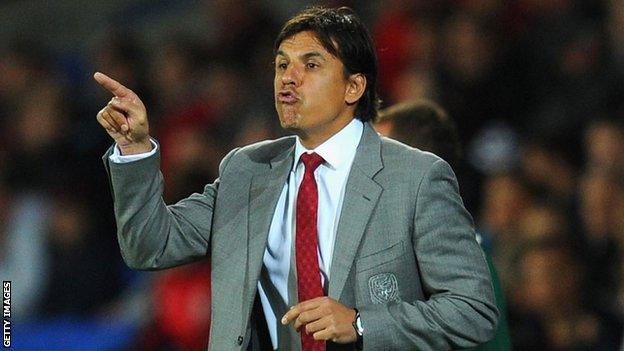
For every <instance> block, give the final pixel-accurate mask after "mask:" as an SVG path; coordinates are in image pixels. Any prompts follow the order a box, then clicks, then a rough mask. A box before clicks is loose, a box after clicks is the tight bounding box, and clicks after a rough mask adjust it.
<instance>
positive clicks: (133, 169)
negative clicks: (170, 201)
mask: <svg viewBox="0 0 624 351" xmlns="http://www.w3.org/2000/svg"><path fill="white" fill-rule="evenodd" d="M236 151H237V150H236V149H235V150H233V151H231V152H230V153H229V154H228V155H227V156H226V157H225V158H224V159H223V161H221V164H220V166H219V174H220V175H221V174H223V172H224V170H225V169H226V167H227V164H228V162H229V161H230V159H231V158H232V156H233V155H234V154H235V153H236ZM111 152H112V148H111V149H109V150H108V152H107V153H106V154H105V155H104V156H103V161H104V166H105V168H106V171H107V173H108V175H109V181H110V186H111V193H112V196H113V204H114V210H115V221H116V223H117V240H118V241H119V247H120V249H121V255H122V257H123V259H124V261H125V262H126V264H127V265H128V266H129V267H130V268H133V269H140V270H159V269H165V268H169V267H174V266H178V265H181V264H184V263H189V262H192V261H195V260H198V259H201V258H202V257H205V256H206V254H207V253H208V248H209V242H210V233H211V229H212V218H213V210H214V205H215V200H216V197H217V191H218V189H219V179H218V178H217V180H215V181H214V182H213V183H212V184H208V185H206V186H205V188H204V191H203V193H201V194H198V193H196V194H193V195H191V196H189V197H188V198H186V199H184V200H181V201H180V202H178V203H176V204H174V205H170V206H167V205H166V204H165V203H164V201H163V199H162V193H163V189H164V185H163V176H162V173H161V172H160V153H159V152H157V153H156V154H154V155H152V156H149V157H146V158H144V159H141V160H138V161H134V162H130V163H114V162H111V161H110V160H109V156H110V154H111Z"/></svg>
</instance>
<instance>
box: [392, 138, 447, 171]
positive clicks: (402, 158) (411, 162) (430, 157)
mask: <svg viewBox="0 0 624 351" xmlns="http://www.w3.org/2000/svg"><path fill="white" fill-rule="evenodd" d="M380 139H381V157H382V160H383V164H384V169H388V170H392V171H396V172H401V173H403V172H407V173H410V174H411V175H412V176H415V175H419V174H420V175H421V176H422V174H424V173H426V172H427V171H429V170H430V169H431V168H432V167H434V165H436V164H440V163H442V164H446V161H444V160H442V159H441V158H440V157H438V156H437V155H435V154H433V153H431V152H427V151H423V150H420V149H418V148H415V147H411V146H409V145H406V144H403V143H401V142H399V141H397V140H394V139H391V138H387V137H384V136H380Z"/></svg>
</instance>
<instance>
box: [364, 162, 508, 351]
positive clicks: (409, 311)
mask: <svg viewBox="0 0 624 351" xmlns="http://www.w3.org/2000/svg"><path fill="white" fill-rule="evenodd" d="M413 250H414V252H415V255H416V260H417V264H418V269H419V272H420V279H421V282H422V286H423V289H424V293H425V296H427V297H428V298H427V300H425V301H400V302H391V303H388V304H385V305H367V306H361V307H359V309H360V314H361V318H362V324H363V326H364V339H363V340H364V350H436V351H438V350H450V349H457V348H466V347H472V346H476V345H478V344H481V343H484V342H486V341H487V340H489V339H491V338H492V336H493V334H494V331H495V329H496V322H497V318H498V310H497V309H496V303H495V298H494V293H493V290H492V283H491V280H490V276H489V271H488V267H487V263H486V261H485V258H484V256H483V251H482V250H481V248H480V246H479V244H478V243H477V241H476V239H475V233H474V229H473V223H472V218H471V216H470V214H469V213H468V212H467V211H466V209H465V208H464V206H463V203H462V200H461V198H460V196H459V191H458V185H457V180H456V179H455V175H454V173H453V171H452V170H451V168H450V166H449V165H448V164H447V163H446V162H444V161H442V160H437V161H435V162H434V163H433V165H432V166H431V168H430V169H429V170H428V171H427V173H426V174H425V175H424V177H423V179H422V181H421V182H420V185H419V186H418V191H417V196H416V210H415V218H414V234H413ZM414 279H419V277H414Z"/></svg>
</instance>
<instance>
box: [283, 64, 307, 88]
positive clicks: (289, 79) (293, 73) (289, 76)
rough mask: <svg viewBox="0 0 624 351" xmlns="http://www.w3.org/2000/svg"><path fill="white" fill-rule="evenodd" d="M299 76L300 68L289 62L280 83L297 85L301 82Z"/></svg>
mask: <svg viewBox="0 0 624 351" xmlns="http://www.w3.org/2000/svg"><path fill="white" fill-rule="evenodd" d="M301 78H302V77H301V69H300V68H299V67H298V66H297V65H296V64H295V63H291V64H290V65H288V67H286V70H285V71H284V74H283V75H282V84H283V85H285V86H286V85H294V86H295V87H298V86H299V85H300V84H301Z"/></svg>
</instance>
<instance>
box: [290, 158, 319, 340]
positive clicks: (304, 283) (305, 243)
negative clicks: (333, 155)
mask: <svg viewBox="0 0 624 351" xmlns="http://www.w3.org/2000/svg"><path fill="white" fill-rule="evenodd" d="M301 161H302V162H303V164H304V165H305V174H304V175H303V181H302V182H301V185H300V186H299V193H298V195H297V232H296V241H295V252H296V257H297V288H298V291H299V302H303V301H306V300H310V299H313V298H315V297H319V296H324V295H325V293H324V292H323V286H322V285H321V272H320V268H319V261H318V253H317V249H318V234H317V229H316V228H317V226H316V222H317V213H318V188H317V186H316V179H314V171H315V170H316V168H317V167H318V166H319V165H320V164H321V163H323V162H324V161H325V160H323V158H322V157H321V156H319V155H318V154H316V153H312V154H306V153H304V154H302V155H301ZM300 332H301V346H302V349H303V351H325V342H324V341H316V340H314V337H313V336H312V334H309V335H308V334H306V333H305V330H304V329H303V328H302V329H301V331H300Z"/></svg>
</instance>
